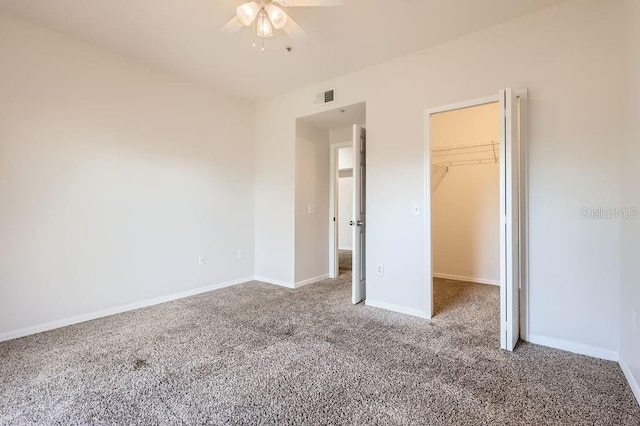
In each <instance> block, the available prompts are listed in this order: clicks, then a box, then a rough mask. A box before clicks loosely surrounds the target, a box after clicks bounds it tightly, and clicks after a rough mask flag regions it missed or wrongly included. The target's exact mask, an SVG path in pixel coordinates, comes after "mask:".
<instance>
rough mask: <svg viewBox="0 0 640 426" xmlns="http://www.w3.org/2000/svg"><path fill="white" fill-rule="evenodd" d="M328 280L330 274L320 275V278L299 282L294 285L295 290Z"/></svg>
mask: <svg viewBox="0 0 640 426" xmlns="http://www.w3.org/2000/svg"><path fill="white" fill-rule="evenodd" d="M327 278H329V274H324V275H320V276H318V277H315V278H309V279H308V280H304V281H298V282H297V283H295V284H294V285H293V287H294V288H300V287H304V286H305V285H309V284H315V283H317V282H320V281H324V280H326V279H327Z"/></svg>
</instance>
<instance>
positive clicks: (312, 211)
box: [309, 204, 316, 214]
mask: <svg viewBox="0 0 640 426" xmlns="http://www.w3.org/2000/svg"><path fill="white" fill-rule="evenodd" d="M309 214H316V206H315V204H309Z"/></svg>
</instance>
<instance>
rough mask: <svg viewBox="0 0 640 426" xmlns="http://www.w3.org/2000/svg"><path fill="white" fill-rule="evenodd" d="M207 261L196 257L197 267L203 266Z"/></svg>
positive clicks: (201, 257) (202, 257)
mask: <svg viewBox="0 0 640 426" xmlns="http://www.w3.org/2000/svg"><path fill="white" fill-rule="evenodd" d="M206 261H207V259H206V258H205V257H204V256H200V257H198V265H204V264H205V263H206Z"/></svg>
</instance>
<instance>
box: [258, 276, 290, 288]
mask: <svg viewBox="0 0 640 426" xmlns="http://www.w3.org/2000/svg"><path fill="white" fill-rule="evenodd" d="M253 279H254V280H255V281H260V282H263V283H267V284H273V285H277V286H280V287H286V288H296V284H295V283H290V282H287V281H280V280H274V279H271V278H267V277H259V276H255V277H253Z"/></svg>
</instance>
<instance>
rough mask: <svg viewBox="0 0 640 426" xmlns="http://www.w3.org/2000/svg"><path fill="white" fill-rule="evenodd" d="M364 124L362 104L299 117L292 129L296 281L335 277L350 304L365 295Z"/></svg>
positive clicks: (312, 280) (314, 280)
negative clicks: (347, 290)
mask: <svg viewBox="0 0 640 426" xmlns="http://www.w3.org/2000/svg"><path fill="white" fill-rule="evenodd" d="M365 125H366V104H365V103H364V102H362V103H359V104H353V105H347V106H343V107H340V108H336V109H333V110H329V111H323V112H319V113H317V114H313V115H309V116H305V117H300V118H298V119H297V128H296V224H295V229H296V266H295V268H296V270H295V275H296V282H302V283H305V284H307V283H312V282H318V281H322V279H325V278H327V277H329V278H339V279H341V280H343V281H344V283H345V284H347V283H349V284H350V285H351V290H352V291H351V293H352V303H354V304H356V303H360V302H362V301H363V300H364V299H365V297H366V294H365V290H366V276H365V274H364V271H365V270H366V268H365V262H366V252H365V245H366V244H365V235H366V234H365V223H366V209H365V206H366V194H365V191H366V175H365V170H366V131H365ZM325 176H326V177H325ZM324 206H326V209H325V207H324ZM325 212H326V215H325ZM319 234H322V236H320V235H319ZM311 252H313V253H316V255H315V256H310V255H309V254H310V253H311ZM320 252H321V253H320ZM310 259H313V262H315V263H314V264H313V265H311V264H310V263H311V260H310Z"/></svg>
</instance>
